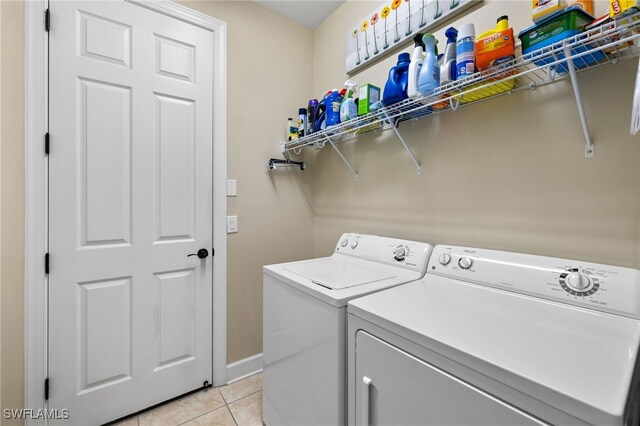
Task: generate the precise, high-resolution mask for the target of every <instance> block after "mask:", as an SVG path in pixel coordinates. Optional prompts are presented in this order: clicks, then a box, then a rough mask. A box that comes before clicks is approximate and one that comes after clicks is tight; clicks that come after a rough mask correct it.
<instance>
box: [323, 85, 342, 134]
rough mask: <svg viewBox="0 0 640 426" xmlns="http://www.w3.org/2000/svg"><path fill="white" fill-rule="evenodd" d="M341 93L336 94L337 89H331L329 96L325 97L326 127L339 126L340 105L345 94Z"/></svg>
mask: <svg viewBox="0 0 640 426" xmlns="http://www.w3.org/2000/svg"><path fill="white" fill-rule="evenodd" d="M342 90H343V91H342V92H338V90H337V89H333V90H332V91H331V94H330V95H329V96H327V102H326V105H327V125H326V127H330V126H335V125H336V124H340V104H342V98H343V96H344V94H345V92H346V90H345V89H342Z"/></svg>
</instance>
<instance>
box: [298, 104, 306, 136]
mask: <svg viewBox="0 0 640 426" xmlns="http://www.w3.org/2000/svg"><path fill="white" fill-rule="evenodd" d="M306 135H307V109H306V108H299V109H298V137H299V138H302V137H304V136H306Z"/></svg>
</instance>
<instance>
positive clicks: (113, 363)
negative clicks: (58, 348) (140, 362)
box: [77, 277, 133, 393]
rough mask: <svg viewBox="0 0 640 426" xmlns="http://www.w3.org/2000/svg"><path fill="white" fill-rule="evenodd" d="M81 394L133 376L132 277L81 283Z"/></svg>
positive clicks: (79, 292)
mask: <svg viewBox="0 0 640 426" xmlns="http://www.w3.org/2000/svg"><path fill="white" fill-rule="evenodd" d="M78 298H79V303H78V305H79V306H78V307H79V309H78V321H77V324H78V331H77V335H78V337H79V339H80V342H79V345H78V346H79V348H80V351H81V353H80V354H79V361H80V362H79V370H80V389H79V393H86V392H91V391H94V390H96V389H98V388H102V387H105V386H111V385H114V384H116V383H118V382H121V381H123V380H128V379H131V357H132V352H131V349H132V348H131V337H132V336H133V330H132V321H131V277H126V278H117V279H111V280H102V281H98V282H89V283H81V284H79V285H78Z"/></svg>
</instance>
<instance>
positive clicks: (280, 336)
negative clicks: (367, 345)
mask: <svg viewBox="0 0 640 426" xmlns="http://www.w3.org/2000/svg"><path fill="white" fill-rule="evenodd" d="M431 250H432V247H431V246H430V245H429V244H424V243H418V242H414V241H403V240H399V239H394V238H385V237H377V236H373V235H360V234H344V235H342V237H341V238H340V240H339V241H338V244H337V245H336V248H335V250H334V252H333V254H332V255H331V256H330V257H325V258H319V259H311V260H305V261H301V262H292V263H283V264H279V265H270V266H265V267H264V329H263V332H264V333H263V337H264V339H263V360H264V372H263V379H264V386H263V421H264V423H265V424H267V425H269V426H273V425H324V426H328V425H342V424H345V422H346V413H347V411H346V405H345V403H346V387H347V384H346V374H345V372H346V331H347V328H346V326H347V308H346V305H347V302H348V301H349V300H352V299H354V298H356V297H361V296H364V295H366V294H370V293H374V292H377V291H380V290H384V289H387V288H390V287H394V286H397V285H400V284H404V283H408V282H411V281H415V280H417V279H420V278H421V277H422V276H423V275H424V273H425V270H426V266H427V262H428V259H429V255H430V254H431Z"/></svg>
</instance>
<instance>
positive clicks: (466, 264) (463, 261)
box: [458, 257, 473, 269]
mask: <svg viewBox="0 0 640 426" xmlns="http://www.w3.org/2000/svg"><path fill="white" fill-rule="evenodd" d="M471 265H473V260H471V259H469V258H468V257H461V258H460V260H458V266H460V267H461V268H462V269H469V268H471Z"/></svg>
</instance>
